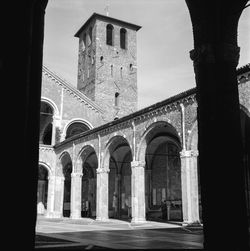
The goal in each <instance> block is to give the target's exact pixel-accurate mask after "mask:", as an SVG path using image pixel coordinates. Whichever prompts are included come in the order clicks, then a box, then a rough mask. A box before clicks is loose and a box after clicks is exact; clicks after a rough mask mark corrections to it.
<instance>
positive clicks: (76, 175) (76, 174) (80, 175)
mask: <svg viewBox="0 0 250 251" xmlns="http://www.w3.org/2000/svg"><path fill="white" fill-rule="evenodd" d="M71 177H79V178H81V177H82V173H71Z"/></svg>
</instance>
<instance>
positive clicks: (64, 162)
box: [58, 151, 72, 217]
mask: <svg viewBox="0 0 250 251" xmlns="http://www.w3.org/2000/svg"><path fill="white" fill-rule="evenodd" d="M59 162H60V164H61V165H60V168H59V170H58V173H59V176H61V177H64V184H63V216H64V217H69V216H70V213H71V208H70V204H71V174H72V158H71V156H70V154H69V152H67V151H63V152H62V153H61V154H60V156H59Z"/></svg>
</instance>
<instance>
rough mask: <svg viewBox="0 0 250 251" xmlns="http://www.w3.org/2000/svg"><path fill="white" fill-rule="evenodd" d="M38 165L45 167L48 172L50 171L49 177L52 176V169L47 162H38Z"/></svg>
mask: <svg viewBox="0 0 250 251" xmlns="http://www.w3.org/2000/svg"><path fill="white" fill-rule="evenodd" d="M38 165H41V166H44V167H45V168H46V170H47V171H48V177H50V176H51V175H52V171H51V168H50V166H49V164H47V163H46V162H44V161H41V160H40V161H39V162H38Z"/></svg>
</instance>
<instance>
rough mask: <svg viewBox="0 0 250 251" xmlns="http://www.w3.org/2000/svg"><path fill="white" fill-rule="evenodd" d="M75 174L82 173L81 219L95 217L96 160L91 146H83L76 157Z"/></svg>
mask: <svg viewBox="0 0 250 251" xmlns="http://www.w3.org/2000/svg"><path fill="white" fill-rule="evenodd" d="M78 163H80V164H78V167H77V170H76V171H77V172H79V173H82V182H81V184H82V187H81V217H96V169H97V168H98V159H97V155H96V151H95V149H94V148H93V147H92V146H89V145H88V146H85V147H84V148H83V149H82V150H81V152H80V154H79V157H78Z"/></svg>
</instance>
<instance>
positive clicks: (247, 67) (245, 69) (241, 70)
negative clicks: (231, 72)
mask: <svg viewBox="0 0 250 251" xmlns="http://www.w3.org/2000/svg"><path fill="white" fill-rule="evenodd" d="M248 71H250V63H248V64H246V65H243V66H241V67H239V68H237V69H236V73H237V75H240V74H243V73H246V72H248Z"/></svg>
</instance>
